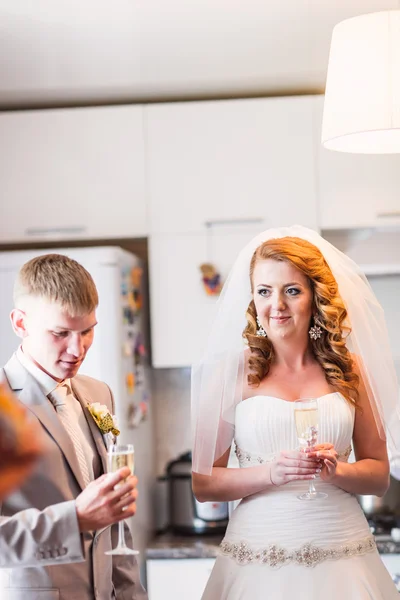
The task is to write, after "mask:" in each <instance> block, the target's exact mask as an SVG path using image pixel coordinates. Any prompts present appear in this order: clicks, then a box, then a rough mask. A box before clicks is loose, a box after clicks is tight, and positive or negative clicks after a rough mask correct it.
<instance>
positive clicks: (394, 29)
mask: <svg viewBox="0 0 400 600" xmlns="http://www.w3.org/2000/svg"><path fill="white" fill-rule="evenodd" d="M322 144H323V146H324V147H325V148H328V149H330V150H338V151H340V152H355V153H361V154H392V153H397V152H398V153H400V10H390V11H384V12H377V13H371V14H367V15H361V16H359V17H354V18H352V19H347V20H346V21H342V22H341V23H338V25H336V27H335V28H334V30H333V34H332V41H331V49H330V55H329V64H328V76H327V82H326V91H325V103H324V113H323V121H322Z"/></svg>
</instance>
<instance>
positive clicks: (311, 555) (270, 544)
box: [202, 392, 399, 600]
mask: <svg viewBox="0 0 400 600" xmlns="http://www.w3.org/2000/svg"><path fill="white" fill-rule="evenodd" d="M354 412H355V411H354V408H353V407H352V406H351V405H350V404H349V403H348V402H347V401H346V400H345V399H344V397H343V396H342V395H341V394H339V393H336V392H335V393H331V394H327V395H325V396H322V397H320V398H319V399H318V414H319V433H318V439H319V442H321V443H322V442H329V443H332V444H334V446H335V448H336V450H337V452H338V453H339V460H345V461H347V460H348V457H349V454H350V451H351V439H352V433H353V426H354ZM293 413H294V404H293V402H289V401H286V400H282V399H280V398H275V397H270V396H254V397H252V398H249V399H247V400H245V401H243V402H241V403H240V404H239V405H238V406H237V408H236V416H235V443H236V452H237V455H238V459H239V463H240V466H241V467H242V468H246V467H250V466H255V465H257V464H260V463H263V462H267V461H272V460H274V458H275V457H276V455H277V454H279V452H280V451H282V450H295V449H297V448H298V445H299V444H298V439H297V436H296V430H295V424H294V414H293ZM315 486H316V488H317V490H320V491H324V492H326V493H327V494H328V497H327V498H324V499H318V500H299V499H298V498H297V496H298V495H299V494H301V493H302V492H305V491H307V488H308V481H296V482H291V483H288V484H286V485H283V486H279V487H273V486H272V487H268V489H267V490H266V491H264V492H260V493H258V494H254V495H252V496H249V497H247V498H244V499H243V500H242V501H241V502H240V503H239V505H238V506H237V507H236V509H235V510H234V512H233V513H232V516H231V518H230V521H229V525H228V528H227V531H226V534H225V538H224V540H223V542H222V544H221V548H220V550H221V552H220V555H219V556H218V558H217V560H216V563H215V566H214V569H213V571H212V573H211V576H210V579H209V581H208V583H207V586H206V589H205V592H204V594H203V597H202V600H247V599H248V600H266V599H268V600H338V599H339V598H340V600H398V598H399V596H398V592H397V590H396V588H395V585H394V583H393V582H392V580H391V577H390V575H389V573H388V572H387V570H386V568H385V566H384V564H383V563H382V561H381V559H380V557H379V554H378V552H377V549H376V546H375V542H374V539H373V536H372V535H371V533H370V529H369V526H368V522H367V520H366V518H365V516H364V513H363V511H362V509H361V507H360V506H359V504H358V502H357V499H356V497H355V496H354V495H352V494H349V493H348V492H345V491H344V490H342V489H341V488H339V487H336V486H335V485H333V484H330V483H325V482H323V481H321V480H319V479H317V480H316V483H315Z"/></svg>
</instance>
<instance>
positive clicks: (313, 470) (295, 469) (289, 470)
mask: <svg viewBox="0 0 400 600" xmlns="http://www.w3.org/2000/svg"><path fill="white" fill-rule="evenodd" d="M320 472H321V468H315V467H312V468H302V467H288V468H287V470H286V473H288V474H296V473H298V474H299V475H308V474H310V475H314V474H315V473H320Z"/></svg>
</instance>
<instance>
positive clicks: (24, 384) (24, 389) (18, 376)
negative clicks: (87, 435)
mask: <svg viewBox="0 0 400 600" xmlns="http://www.w3.org/2000/svg"><path fill="white" fill-rule="evenodd" d="M4 371H5V374H6V376H7V380H8V382H9V384H10V387H11V388H12V390H13V391H14V392H16V394H17V396H18V398H19V400H20V401H21V402H22V403H23V404H24V405H25V406H26V407H27V408H28V409H29V410H30V411H32V412H33V413H34V414H35V415H36V417H37V418H38V419H39V421H40V422H41V423H42V425H43V427H44V428H45V429H46V430H47V432H48V433H49V434H50V435H51V437H52V438H53V439H54V441H55V442H56V443H57V445H58V447H59V448H60V450H61V452H62V453H63V454H64V457H65V459H66V461H67V463H68V465H69V467H70V469H71V471H72V473H73V475H74V476H75V479H76V481H77V483H78V484H79V486H80V487H81V489H83V488H84V482H83V478H82V474H81V470H80V468H79V463H78V459H77V457H76V453H75V449H74V446H73V444H72V442H71V440H70V438H69V436H68V433H67V432H66V431H65V429H64V427H63V426H62V424H61V421H60V419H59V418H58V417H57V413H56V411H55V410H54V407H53V405H52V404H51V402H50V400H49V399H48V398H47V397H46V396H45V395H44V393H43V392H42V390H41V388H40V386H39V384H38V383H37V381H36V380H35V378H34V377H32V375H30V373H28V371H27V370H26V369H25V368H24V367H23V366H22V365H21V363H20V362H19V360H18V359H17V357H16V356H15V355H14V356H13V357H12V358H11V360H10V361H9V362H8V363H7V365H6V366H5V367H4Z"/></svg>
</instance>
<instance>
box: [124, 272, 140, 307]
mask: <svg viewBox="0 0 400 600" xmlns="http://www.w3.org/2000/svg"><path fill="white" fill-rule="evenodd" d="M142 274H143V269H141V268H140V267H134V268H133V269H132V270H131V273H130V283H131V285H130V289H129V293H128V303H129V306H130V307H131V309H132V310H134V311H135V312H139V311H140V310H141V308H142V306H143V298H142V294H141V291H140V290H141V282H142Z"/></svg>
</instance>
